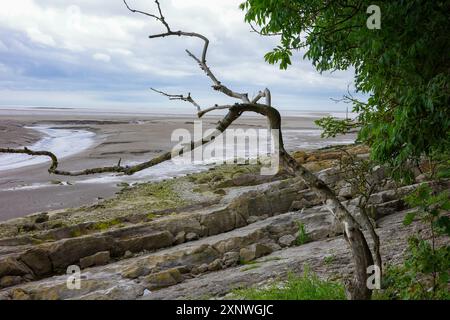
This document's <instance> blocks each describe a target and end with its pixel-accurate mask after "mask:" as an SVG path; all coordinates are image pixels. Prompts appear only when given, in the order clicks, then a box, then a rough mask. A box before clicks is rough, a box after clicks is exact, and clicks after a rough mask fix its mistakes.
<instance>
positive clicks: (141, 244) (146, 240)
mask: <svg viewBox="0 0 450 320" xmlns="http://www.w3.org/2000/svg"><path fill="white" fill-rule="evenodd" d="M172 243H173V236H172V234H171V233H170V232H169V231H161V232H155V233H153V234H150V235H145V236H138V237H134V238H131V239H126V240H121V241H120V247H121V248H122V250H123V251H131V252H140V251H143V250H149V251H152V250H156V249H160V248H164V247H168V246H170V245H172Z"/></svg>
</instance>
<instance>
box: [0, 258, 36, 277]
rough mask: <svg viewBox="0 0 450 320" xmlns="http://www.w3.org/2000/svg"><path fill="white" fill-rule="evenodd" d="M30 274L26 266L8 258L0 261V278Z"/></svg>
mask: <svg viewBox="0 0 450 320" xmlns="http://www.w3.org/2000/svg"><path fill="white" fill-rule="evenodd" d="M30 273H31V270H30V269H29V268H28V267H27V266H25V265H24V264H23V263H21V262H19V261H17V260H16V259H14V258H11V257H8V258H4V259H1V260H0V277H3V276H23V275H26V274H30Z"/></svg>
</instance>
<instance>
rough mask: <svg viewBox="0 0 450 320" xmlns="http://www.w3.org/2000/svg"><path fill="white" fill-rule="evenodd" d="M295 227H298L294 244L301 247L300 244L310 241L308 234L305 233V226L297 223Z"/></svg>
mask: <svg viewBox="0 0 450 320" xmlns="http://www.w3.org/2000/svg"><path fill="white" fill-rule="evenodd" d="M297 225H298V236H297V239H295V243H296V244H297V245H298V246H301V245H302V244H305V243H307V242H308V241H309V240H310V239H309V236H308V233H307V232H306V228H305V225H304V224H303V223H302V222H300V221H298V222H297Z"/></svg>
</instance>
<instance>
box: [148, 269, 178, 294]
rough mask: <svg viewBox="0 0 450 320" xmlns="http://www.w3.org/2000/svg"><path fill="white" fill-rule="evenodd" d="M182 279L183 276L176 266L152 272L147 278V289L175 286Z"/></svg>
mask: <svg viewBox="0 0 450 320" xmlns="http://www.w3.org/2000/svg"><path fill="white" fill-rule="evenodd" d="M182 281H183V276H182V275H181V273H180V271H179V270H178V269H176V268H174V269H168V270H165V271H161V272H158V273H153V274H150V275H149V276H147V277H146V279H145V283H146V286H147V289H149V290H155V289H161V288H165V287H169V286H173V285H175V284H177V283H180V282H182Z"/></svg>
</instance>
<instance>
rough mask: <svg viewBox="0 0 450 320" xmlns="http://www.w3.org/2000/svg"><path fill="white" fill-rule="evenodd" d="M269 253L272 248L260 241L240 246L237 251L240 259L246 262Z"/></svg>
mask: <svg viewBox="0 0 450 320" xmlns="http://www.w3.org/2000/svg"><path fill="white" fill-rule="evenodd" d="M269 253H272V248H270V247H269V246H266V245H265V244H262V243H255V244H252V245H251V246H248V247H245V248H242V249H241V250H240V252H239V255H240V259H241V261H243V262H248V261H252V260H255V259H258V258H259V257H262V256H264V255H267V254H269Z"/></svg>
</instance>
